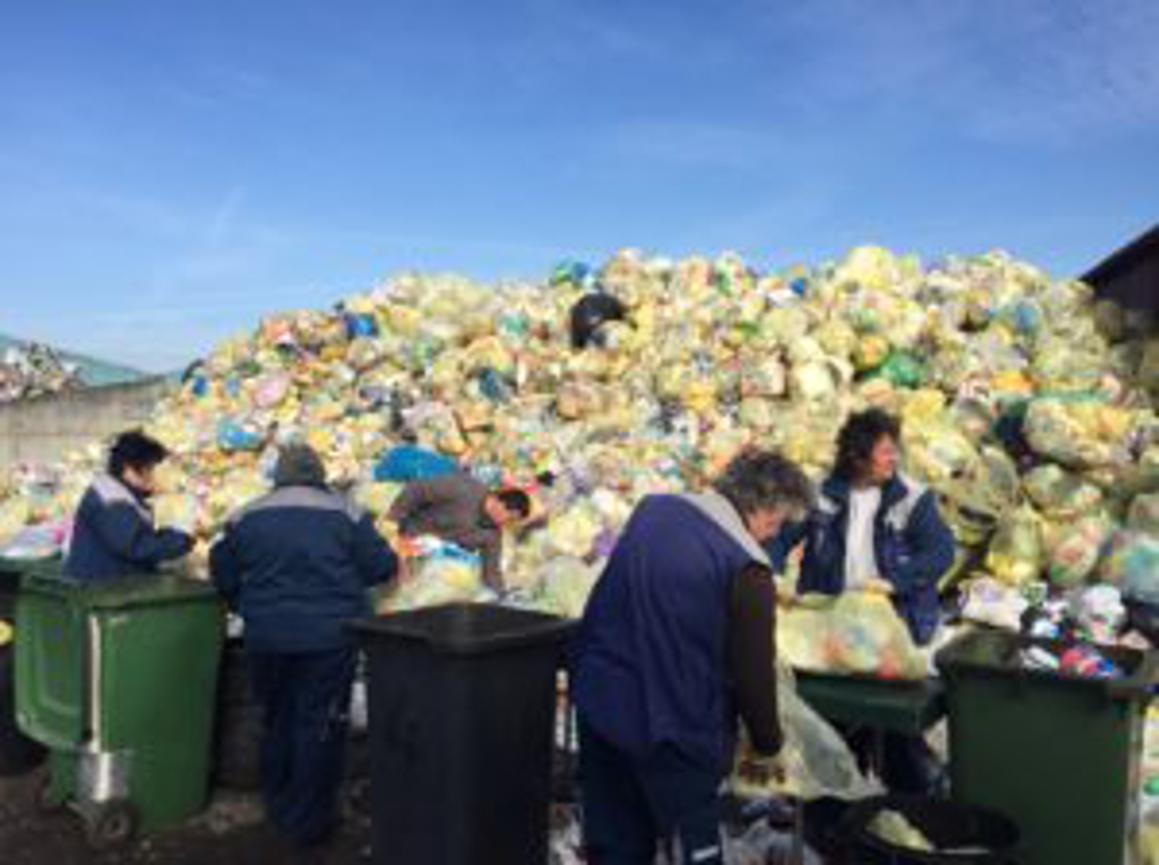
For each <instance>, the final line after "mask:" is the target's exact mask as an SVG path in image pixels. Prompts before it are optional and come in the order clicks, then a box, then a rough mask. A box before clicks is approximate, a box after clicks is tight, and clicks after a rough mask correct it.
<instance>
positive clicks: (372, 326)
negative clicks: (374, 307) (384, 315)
mask: <svg viewBox="0 0 1159 865" xmlns="http://www.w3.org/2000/svg"><path fill="white" fill-rule="evenodd" d="M345 320H346V336H347V337H348V338H349V339H358V338H359V337H364V338H367V339H370V338H372V337H376V336H378V321H377V320H376V319H375V317H374V316H373V315H370V314H368V313H353V312H348V313H346V316H345Z"/></svg>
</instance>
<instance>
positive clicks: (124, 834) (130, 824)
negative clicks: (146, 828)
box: [85, 800, 137, 850]
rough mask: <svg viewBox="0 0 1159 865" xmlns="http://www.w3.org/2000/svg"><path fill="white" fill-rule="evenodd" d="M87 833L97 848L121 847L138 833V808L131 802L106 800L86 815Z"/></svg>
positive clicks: (93, 845)
mask: <svg viewBox="0 0 1159 865" xmlns="http://www.w3.org/2000/svg"><path fill="white" fill-rule="evenodd" d="M85 834H86V835H87V837H88V841H89V845H90V846H91V847H93V848H94V849H96V850H107V849H109V848H111V847H120V846H121V845H123V844H127V843H128V842H129V841H132V840H133V837H134V836H135V835H136V834H137V809H136V808H134V807H133V804H132V803H131V802H125V801H123V800H122V801H116V802H105V803H102V804H100V805H95V806H93V810H92V812H91V813H90V814H87V815H86V816H85Z"/></svg>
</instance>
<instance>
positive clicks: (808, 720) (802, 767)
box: [729, 664, 882, 801]
mask: <svg viewBox="0 0 1159 865" xmlns="http://www.w3.org/2000/svg"><path fill="white" fill-rule="evenodd" d="M777 711H778V712H779V714H780V721H781V732H782V733H783V735H784V745H783V746H782V750H781V753H780V754H779V755H778V758H777V762H778V764H779V765H780V768H781V769H782V770H783V772H784V777H783V778H780V779H777V778H770V779H768V780H767V781H765V782H764V783H757V782H754V781H753V780H751V779H749V778H747V777H746V776H745V775H744V774H743V773H742V772H741V767H743V766H744V765H745V763H746V762H747V761H749V760H751V759H752V756H753V751H752V746H751V744H750V743H749V741H748V737H747V735H742V737H741V741H740V746H739V747H738V748H737V755H736V763H735V765H734V769H733V774H732V777H731V779H730V781H729V787H730V788H731V790H732V792H733V793H734V794H735V795H736V796H738V797H740V798H742V799H758V798H767V797H770V796H790V797H792V798H794V799H800V800H804V801H812V800H814V799H820V798H826V797H828V798H835V799H843V800H846V801H852V800H856V799H864V798H867V797H869V796H875V795H877V794H879V793H881V792H882V790H881V786H880V785H879V784H877V783H876V782H874V781H871V780H869V779H867V778H866V777H865V776H864V775H862V774H861V771H860V770H859V769H858V766H857V759H856V758H855V757H854V756H853V753H852V752H851V751H850V750H849V746H848V745H847V744H846V743H845V740H844V739H843V738H841V736H840V735H839V734H838V733H837V731H836V730H834V729H833V728H832V727H831V726H830V725H829V723H828V722H827V721H825V720H824V719H823V718H822V717H821V716H820V715H818V714H817V713H816V712H815V711H814V710H813V709H812V708H811V707H810V706H809V705H808V704H807V703H806V702H805V701H804V700H802V699H801V698H800V697H799V696H798V695H797V687H796V679H795V677H794V676H793V673H792V671H791V670H789V669H788V667H786V666H785V665H783V664H778V666H777Z"/></svg>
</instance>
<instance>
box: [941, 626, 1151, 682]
mask: <svg viewBox="0 0 1159 865" xmlns="http://www.w3.org/2000/svg"><path fill="white" fill-rule="evenodd" d="M1071 645H1073V643H1066V642H1063V641H1059V640H1046V639H1037V638H1034V637H1027V636H1022V635H1020V634H1012V633H1009V632H1007V631H1000V630H997V629H993V628H980V629H978V630H976V631H973V632H971V633H968V634H965V635H963V636H961V637H959V638H958V639H956V640H954V641H953V642H952V643H950V644H949V645H948V646H946V647H945V648H944V649H942V650H941V651H940V652H938V654H937V655H936V656H935V662H936V663H937V666H938V669H939V670H941V672H942V674H943V675H944V676H945V678H946V679H947V680H949V681H951V682H952V681H953V679H954V678H955V677H956V676H974V677H989V678H1000V679H1010V680H1022V681H1026V682H1036V683H1044V684H1047V685H1049V686H1059V687H1066V688H1077V689H1082V690H1087V691H1092V692H1095V691H1100V692H1103V693H1105V694H1106V695H1107V696H1108V697H1111V698H1114V699H1140V698H1149V697H1150V693H1151V686H1152V684H1153V683H1154V681H1155V678H1156V670H1157V666H1159V664H1157V660H1159V655H1157V654H1156V653H1155V652H1139V651H1135V650H1134V649H1125V648H1119V647H1108V646H1099V647H1097V648H1098V651H1099V652H1100V653H1101V654H1102V655H1103V656H1104V657H1106V658H1107V659H1109V660H1110V661H1113V662H1114V664H1115V665H1116V666H1117V667H1118V668H1119V669H1120V670H1122V671H1123V672H1124V675H1123V676H1122V677H1120V678H1117V679H1096V678H1091V679H1085V678H1082V677H1079V676H1072V675H1068V674H1066V673H1059V672H1055V671H1052V670H1040V669H1028V668H1026V667H1025V666H1024V665H1023V663H1022V658H1021V653H1022V651H1023V650H1024V649H1029V648H1032V647H1039V648H1042V649H1045V650H1047V651H1048V652H1050V653H1051V654H1053V655H1055V656H1056V657H1057V656H1059V655H1061V654H1062V652H1063V651H1065V650H1066V649H1067V648H1069V647H1070V646H1071Z"/></svg>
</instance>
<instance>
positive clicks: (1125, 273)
mask: <svg viewBox="0 0 1159 865" xmlns="http://www.w3.org/2000/svg"><path fill="white" fill-rule="evenodd" d="M1082 280H1083V282H1085V283H1087V284H1089V285H1091V286H1093V287H1094V288H1095V290H1096V291H1098V293H1099V294H1101V295H1104V296H1106V297H1110V298H1113V299H1114V300H1117V301H1118V302H1120V303H1123V304H1125V305H1127V306H1131V307H1136V308H1143V309H1151V310H1159V224H1157V225H1155V226H1153V227H1152V228H1151V229H1150V230H1149V231H1146V232H1144V233H1143V234H1141V235H1140V236H1139V237H1137V238H1135V239H1134V240H1132V241H1131V242H1130V243H1128V244H1127V245H1126V246H1124V247H1122V248H1121V249H1118V250H1116V251H1115V252H1113V253H1111V254H1110V255H1109V256H1107V257H1106V258H1104V259H1103V260H1102V261H1100V262H1099V263H1098V264H1096V265H1095V266H1094V267H1092V268H1091V269H1090V270H1088V271H1087V272H1086V273H1084V274H1083V276H1082Z"/></svg>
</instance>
